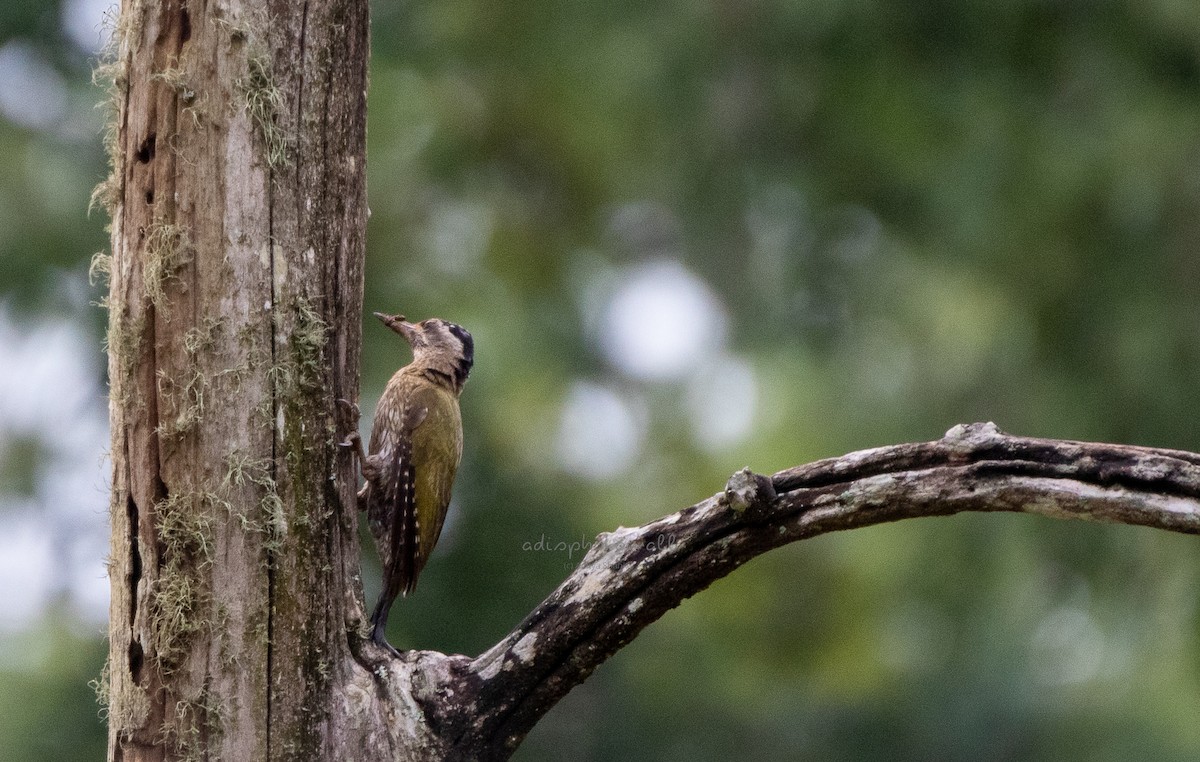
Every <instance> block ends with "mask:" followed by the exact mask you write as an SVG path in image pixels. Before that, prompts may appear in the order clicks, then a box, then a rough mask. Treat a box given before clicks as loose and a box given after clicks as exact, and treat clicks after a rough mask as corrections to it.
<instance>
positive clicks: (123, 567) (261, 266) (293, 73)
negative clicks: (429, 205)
mask: <svg viewBox="0 0 1200 762" xmlns="http://www.w3.org/2000/svg"><path fill="white" fill-rule="evenodd" d="M116 32H117V33H116V40H117V47H116V50H115V56H114V60H113V61H111V62H110V63H109V64H108V66H107V67H106V68H107V71H108V72H110V73H111V74H112V75H113V78H114V86H113V89H112V97H113V106H114V111H115V119H114V125H113V130H114V131H113V135H112V136H111V139H110V146H109V148H110V153H111V158H112V164H113V174H112V177H111V178H110V179H109V181H107V182H106V183H105V184H104V185H103V186H102V188H101V189H100V193H99V197H100V198H101V199H102V200H104V201H105V202H106V203H107V204H108V206H109V211H110V213H111V216H112V220H113V222H112V259H111V267H110V268H109V269H110V271H111V276H110V295H109V298H108V306H109V309H110V322H109V347H110V366H109V375H110V393H111V402H110V407H111V419H112V432H113V444H112V461H113V493H112V536H113V546H112V555H111V572H112V574H111V577H112V610H111V622H110V653H109V664H108V681H109V702H110V705H109V711H110V740H109V758H110V759H113V760H123V759H176V758H185V759H202V758H203V759H217V758H220V759H239V760H257V759H323V758H326V759H327V758H333V756H336V755H335V754H334V752H333V751H332V750H338V752H337V753H338V754H340V750H342V749H345V748H349V747H354V746H357V747H360V748H367V749H369V748H370V744H369V742H370V741H371V739H373V738H374V737H375V734H374V733H373V732H372V728H371V724H370V723H367V724H365V725H364V724H363V723H362V722H361V720H362V716H363V715H367V716H371V711H370V708H369V707H364V706H357V705H355V706H352V705H350V704H348V699H347V696H351V697H353V696H355V695H361V696H369V695H370V692H371V690H372V689H371V685H372V683H371V678H370V673H369V672H368V671H366V670H364V669H363V668H360V667H356V666H355V665H356V662H355V661H354V660H353V658H352V657H351V655H350V654H349V650H348V649H349V640H348V638H347V632H348V631H350V632H353V631H354V630H355V628H356V627H357V626H358V623H359V622H360V621H361V619H362V612H361V604H360V592H359V586H358V577H357V569H358V566H357V539H356V534H355V526H356V523H355V522H356V517H355V516H354V508H353V505H354V503H353V484H354V481H353V480H354V476H353V470H352V465H351V463H350V462H349V459H348V457H347V456H346V455H345V454H343V453H341V452H339V451H338V449H337V448H336V447H334V445H333V442H334V439H335V429H336V426H335V422H334V419H333V417H332V412H333V410H334V408H333V403H332V401H333V399H335V398H337V397H339V396H341V397H347V398H350V399H353V398H355V397H356V396H357V383H358V381H357V379H358V364H359V331H358V325H359V320H358V316H359V315H360V314H361V299H362V297H361V293H362V283H361V281H362V261H363V251H362V249H363V236H364V232H365V222H366V200H365V179H364V169H365V119H366V108H365V88H366V67H367V52H368V51H367V39H368V38H367V4H366V0H308V1H307V2H304V3H292V2H287V1H286V0H276V1H275V2H270V3H266V2H255V1H254V0H208V1H205V0H165V1H160V0H125V2H123V4H122V7H121V10H120V16H119V21H118V24H117V30H116ZM351 673H353V674H351ZM355 681H357V683H355ZM354 685H357V687H358V690H359V694H355V693H354V692H353V690H351V688H352V687H353V686H354ZM335 686H340V690H335ZM359 703H369V702H366V700H365V699H362V698H361V697H360V699H359Z"/></svg>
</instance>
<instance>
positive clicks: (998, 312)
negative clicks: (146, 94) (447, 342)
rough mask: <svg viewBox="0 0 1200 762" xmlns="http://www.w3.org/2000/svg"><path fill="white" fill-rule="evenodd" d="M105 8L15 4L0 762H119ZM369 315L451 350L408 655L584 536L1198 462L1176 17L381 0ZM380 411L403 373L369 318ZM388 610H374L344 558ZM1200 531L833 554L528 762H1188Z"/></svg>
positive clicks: (511, 597) (1121, 531) (510, 609)
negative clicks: (819, 488)
mask: <svg viewBox="0 0 1200 762" xmlns="http://www.w3.org/2000/svg"><path fill="white" fill-rule="evenodd" d="M108 4H109V3H108V0H61V1H56V2H47V3H17V2H7V3H4V4H3V5H2V6H0V156H3V157H4V158H3V160H2V163H0V167H2V169H3V171H2V172H0V596H3V598H4V599H5V600H4V601H3V602H0V706H2V707H4V708H5V709H4V711H2V712H0V758H3V759H5V760H10V761H14V762H15V761H17V760H46V759H55V760H74V759H80V760H83V759H98V758H100V757H101V756H102V755H103V750H104V728H103V725H102V722H101V720H100V719H99V718H98V717H97V707H96V705H95V703H94V699H93V696H92V692H91V690H90V689H89V688H88V687H87V682H88V681H89V680H91V679H93V678H95V677H97V676H98V674H99V671H100V666H101V663H102V661H103V653H104V650H105V647H104V643H103V632H104V628H105V624H104V618H105V615H106V606H107V581H106V580H105V578H104V566H103V562H104V556H105V553H106V548H107V534H106V531H107V530H106V518H105V513H106V505H107V498H106V478H107V463H106V462H105V461H104V459H103V452H104V450H105V449H106V448H107V432H106V422H105V420H106V419H105V416H106V411H105V400H104V389H105V380H104V361H103V357H102V354H101V350H100V346H101V339H102V331H103V323H104V315H103V314H102V312H101V310H99V309H98V308H96V307H94V306H93V305H92V302H94V301H96V300H97V299H98V298H99V297H100V296H101V294H100V291H99V289H98V288H95V287H89V286H88V283H87V275H86V271H87V266H88V261H89V258H90V256H91V255H92V253H93V252H95V251H97V250H100V249H102V248H105V247H106V245H107V242H106V236H105V234H104V232H103V225H104V224H105V220H104V219H103V218H102V215H100V214H93V215H92V217H91V218H90V219H89V218H88V217H87V216H86V215H85V211H86V208H87V199H88V195H89V192H90V191H91V188H92V186H93V185H94V184H95V183H96V182H97V181H99V180H100V179H101V178H102V176H103V175H104V172H105V169H104V160H103V156H102V152H101V148H100V131H101V115H100V113H99V112H98V111H96V110H94V109H93V104H94V103H95V102H96V101H98V100H99V97H100V94H99V92H97V91H96V90H95V89H93V88H91V86H90V84H89V69H90V66H91V65H92V63H93V62H94V60H95V56H96V53H95V51H96V49H97V47H98V38H99V26H100V19H101V16H102V14H103V13H104V11H105V8H106V7H107V6H108ZM373 12H374V26H373V55H374V57H373V60H372V67H371V90H370V128H369V135H370V138H369V141H370V145H369V157H370V161H369V170H368V172H369V189H370V191H369V192H370V202H371V209H372V212H373V214H372V217H371V221H370V231H369V250H368V255H367V256H368V258H367V295H366V305H367V309H368V310H388V311H392V310H401V311H404V312H405V313H407V314H408V315H410V316H416V317H425V316H429V315H439V316H442V317H446V318H450V319H453V320H456V321H458V322H461V323H463V324H464V325H466V326H467V327H468V328H469V329H470V330H471V331H472V332H473V333H474V335H475V337H476V342H477V364H476V370H475V372H474V374H473V376H472V380H471V383H470V384H469V385H468V387H467V390H466V393H465V395H464V398H463V404H464V418H465V426H466V430H467V449H466V455H465V462H464V466H463V469H462V471H461V476H460V479H459V484H458V487H457V490H456V499H455V506H454V510H453V513H452V515H451V519H450V523H449V525H448V527H447V529H446V534H445V535H444V538H443V540H442V542H441V544H440V546H439V550H438V552H437V554H436V556H435V558H434V559H433V561H432V563H431V564H430V566H429V567H428V569H427V570H426V572H425V574H424V576H423V577H422V585H421V588H420V589H419V590H418V592H417V593H416V595H415V596H414V597H412V598H411V599H409V600H406V601H404V602H403V603H402V609H403V611H402V612H401V613H400V614H398V615H396V616H393V620H394V627H393V630H392V642H393V643H395V644H397V645H398V646H400V647H421V648H432V649H438V650H443V651H461V652H465V653H469V654H474V653H477V652H479V651H480V650H482V649H484V648H485V647H486V646H488V645H489V644H491V643H492V642H494V641H495V640H497V639H498V638H499V637H501V636H502V635H503V634H504V633H505V632H506V631H507V630H508V629H509V628H511V627H512V626H514V625H515V624H516V623H517V622H518V621H519V620H520V619H521V618H522V616H523V615H524V614H525V613H526V612H527V611H528V610H529V609H530V608H531V607H533V606H534V605H535V604H536V603H537V602H538V601H539V600H541V598H542V597H544V596H545V595H546V594H547V593H548V592H549V591H550V590H551V589H552V588H553V587H554V585H555V584H556V583H557V582H558V581H559V580H561V578H562V577H563V576H564V575H565V574H567V573H568V572H569V571H570V569H571V568H573V566H574V565H575V564H576V563H577V562H578V559H579V557H580V554H581V552H582V547H581V546H585V545H586V544H587V543H589V542H590V541H591V539H592V538H593V537H594V536H595V535H596V534H597V533H598V532H600V531H603V530H606V529H611V528H613V527H615V526H617V525H622V524H623V525H634V524H639V523H642V522H644V521H647V520H650V519H652V518H655V517H657V516H659V515H661V514H664V513H667V512H669V511H673V510H677V509H679V508H682V507H684V506H686V505H689V504H691V503H693V502H695V501H697V500H700V499H702V498H704V497H706V496H708V495H710V494H712V493H713V492H715V491H717V490H718V489H719V488H720V487H721V486H722V484H723V483H724V480H725V478H726V477H727V476H728V475H729V474H730V473H731V472H732V471H733V470H735V469H737V468H740V467H741V466H744V465H750V466H751V467H753V468H754V469H755V470H757V471H765V472H770V471H773V470H776V469H781V468H784V467H787V466H791V465H795V464H798V463H803V462H807V461H810V460H813V459H816V458H821V457H826V456H833V455H839V454H842V453H844V452H847V451H850V450H854V449H859V448H864V447H871V446H876V445H883V444H889V443H895V442H899V441H909V440H924V439H932V438H936V437H938V436H940V435H941V434H942V433H943V432H944V431H945V430H946V429H947V428H949V427H950V426H951V425H953V424H955V423H959V422H966V421H976V420H993V421H996V422H997V423H998V424H999V425H1000V426H1001V427H1002V428H1004V429H1006V430H1008V431H1011V432H1015V433H1020V434H1028V435H1037V436H1048V437H1064V438H1080V439H1094V440H1106V441H1118V442H1127V443H1136V444H1145V445H1155V446H1164V447H1177V448H1184V449H1190V450H1200V425H1198V424H1197V418H1198V417H1200V415H1198V414H1200V404H1198V403H1197V401H1196V400H1197V394H1196V392H1197V390H1200V259H1198V258H1197V256H1196V254H1197V249H1198V243H1200V214H1198V210H1200V14H1198V13H1197V12H1196V7H1195V5H1194V3H1193V2H1192V1H1191V0H1092V1H1091V2H1082V1H1080V0H1012V1H1011V2H1002V3H997V2H993V0H933V1H927V2H923V3H888V2H882V1H875V0H807V1H800V0H797V1H795V2H771V1H770V0H709V1H696V0H693V1H692V2H664V3H653V4H651V3H622V2H609V3H600V2H594V1H592V2H584V1H582V0H575V1H571V0H567V1H565V2H546V1H543V0H524V1H515V0H475V1H472V0H413V1H412V2H407V3H404V2H379V3H376V4H375V7H374V9H373ZM364 330H365V349H364V352H365V356H364V368H365V370H364V377H363V402H364V411H365V412H367V413H368V414H369V413H370V411H371V410H372V409H373V405H374V400H375V399H376V398H377V396H378V394H379V392H380V390H381V388H382V385H383V383H384V382H385V381H386V379H387V377H388V375H389V374H390V373H391V372H392V371H393V370H394V369H395V368H396V367H397V366H398V365H399V364H402V363H403V362H406V361H407V357H406V355H405V351H404V350H403V348H402V347H401V346H399V345H398V344H397V342H396V339H395V337H394V336H392V335H391V334H390V333H389V332H387V331H385V330H383V329H382V328H381V327H380V326H378V325H377V324H375V323H374V321H371V322H370V323H367V324H365V325H364ZM364 563H365V564H366V566H367V575H368V588H369V589H368V593H369V594H370V595H373V590H374V589H376V586H377V584H378V582H377V578H378V567H377V564H376V562H375V559H374V555H373V554H370V553H368V554H365V559H364ZM1198 581H1200V562H1198V560H1197V552H1196V546H1195V540H1194V539H1192V538H1188V537H1183V536H1174V535H1169V534H1166V533H1161V532H1154V531H1151V530H1146V529H1135V528H1128V527H1106V526H1098V525H1090V524H1083V523H1062V522H1054V521H1051V520H1044V519H1039V518H1035V517H1026V516H1008V515H1004V516H960V517H955V518H949V519H944V518H943V519H937V520H925V521H916V522H908V523H902V524H897V525H892V526H885V527H877V528H873V529H869V530H864V531H858V532H853V533H849V534H845V535H840V536H829V537H823V538H818V539H816V540H813V541H809V542H806V543H802V544H799V545H795V546H791V547H788V548H784V549H781V550H779V551H776V552H773V553H771V554H768V555H767V556H765V557H763V558H760V559H758V560H756V561H754V562H752V563H750V564H749V565H748V566H746V567H745V568H743V569H741V570H739V571H738V572H737V573H735V574H734V575H733V576H731V577H730V578H728V579H726V580H723V581H721V582H719V583H717V584H716V585H714V586H713V587H712V588H711V589H710V590H708V591H706V592H705V593H703V594H701V595H700V596H698V597H697V598H696V599H694V600H689V601H687V602H685V603H684V604H683V605H682V606H681V607H680V608H679V609H677V610H675V611H673V612H671V613H669V614H668V615H667V616H666V617H664V618H663V619H662V620H661V621H660V622H658V623H656V624H655V625H653V626H651V627H650V628H649V629H648V630H647V631H645V632H644V633H643V634H642V636H641V637H640V638H638V639H637V640H636V641H635V642H634V643H633V644H632V645H631V646H629V647H628V648H626V649H625V650H624V651H622V652H621V653H620V654H618V655H617V656H616V657H615V658H613V659H612V660H611V661H610V662H608V663H607V664H605V665H604V666H603V667H602V668H600V669H599V670H598V671H597V672H596V674H595V675H594V676H593V677H592V678H591V680H589V681H588V682H587V683H586V684H584V685H583V686H582V687H580V688H577V689H576V690H575V691H574V692H573V693H572V694H570V695H569V696H568V697H567V698H566V699H565V700H564V701H563V702H562V703H561V704H560V705H559V706H558V707H557V708H556V709H555V710H553V711H552V712H551V714H550V715H549V716H547V718H546V719H545V720H544V721H543V722H542V724H541V725H539V726H538V727H537V728H536V729H535V730H534V732H533V733H532V734H531V735H530V737H529V739H528V740H527V742H526V743H525V745H524V746H523V747H522V748H521V750H520V751H519V752H518V754H517V759H520V760H542V759H547V760H549V759H573V760H629V759H638V760H697V759H699V760H707V759H712V760H726V759H762V760H774V759H790V758H799V757H804V758H808V759H864V760H870V759H880V760H883V759H888V760H893V759H931V760H932V759H938V760H1135V759H1138V760H1141V759H1155V760H1195V759H1197V758H1200V722H1197V718H1198V717H1200V621H1198V619H1197V594H1196V586H1197V582H1198Z"/></svg>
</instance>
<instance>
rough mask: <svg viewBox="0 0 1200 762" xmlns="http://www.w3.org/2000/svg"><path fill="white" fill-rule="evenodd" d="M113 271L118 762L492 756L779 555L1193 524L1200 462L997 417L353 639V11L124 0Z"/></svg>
mask: <svg viewBox="0 0 1200 762" xmlns="http://www.w3.org/2000/svg"><path fill="white" fill-rule="evenodd" d="M120 19H121V20H120V24H119V27H120V28H119V34H118V37H117V39H118V40H119V49H118V51H117V55H116V61H115V64H114V65H113V66H112V67H111V68H112V71H114V72H115V74H116V85H115V88H114V91H113V92H114V98H115V104H114V105H115V106H116V109H115V110H116V120H115V127H116V131H115V133H114V136H113V140H112V142H111V149H112V157H113V164H114V174H113V177H112V179H111V180H110V181H109V182H108V183H106V184H105V185H104V186H103V187H102V189H101V194H100V196H101V198H103V199H104V200H105V201H106V202H107V203H108V204H109V209H110V212H111V214H112V217H113V227H112V246H113V252H112V259H111V282H110V296H109V308H110V324H109V343H110V364H109V372H110V383H111V416H112V431H113V445H112V461H113V502H112V537H113V545H112V565H111V576H112V590H113V594H112V610H111V622H110V642H111V646H110V653H109V666H108V674H109V698H110V740H109V759H110V760H134V759H138V760H161V759H226V760H260V759H262V760H279V759H299V760H342V759H351V758H352V759H363V760H391V759H447V758H448V759H464V760H467V759H470V760H475V759H504V758H506V757H508V756H509V755H510V754H511V753H512V751H513V750H514V749H515V748H516V746H517V745H518V744H519V743H520V741H521V740H522V739H523V738H524V737H525V735H526V734H527V733H528V731H529V730H530V728H531V727H532V726H533V725H534V724H535V723H536V722H537V721H538V720H539V719H540V718H541V717H542V716H543V715H544V714H545V713H546V712H547V711H548V710H549V709H550V707H551V706H553V705H554V703H555V702H557V701H558V700H559V699H560V698H561V697H562V696H563V695H565V694H566V693H567V692H568V691H569V690H570V689H571V688H572V687H574V686H575V685H577V684H578V683H580V682H581V681H582V680H584V679H585V678H586V677H587V676H588V675H589V674H590V673H591V672H592V670H594V669H595V668H596V666H598V665H599V664H600V663H602V662H603V661H604V660H605V659H607V658H608V657H609V656H611V655H612V654H613V653H615V652H616V651H617V650H618V649H620V648H621V647H622V646H623V645H625V644H626V643H628V642H629V641H630V640H632V639H633V638H634V637H635V636H636V635H637V634H638V633H639V632H640V631H641V630H642V628H644V627H645V626H646V625H647V624H649V623H650V622H652V621H654V620H655V619H657V618H658V617H659V616H661V615H662V614H663V613H664V612H666V611H667V610H669V609H670V608H672V607H674V606H676V605H678V604H679V603H680V602H681V601H682V600H683V599H685V598H687V597H688V596H691V595H693V594H694V593H696V592H698V591H700V590H702V589H703V588H704V587H706V586H707V585H708V584H710V583H711V582H712V581H713V580H715V579H717V578H719V577H721V576H723V575H725V574H728V573H729V572H731V571H732V570H733V569H735V568H737V567H738V566H740V565H741V564H742V563H745V562H746V561H747V560H749V559H750V558H753V557H754V556H756V555H758V554H760V553H763V552H765V551H767V550H770V549H771V548H774V547H778V546H780V545H783V544H785V543H788V542H792V541H795V540H800V539H804V538H807V537H812V536H815V535H818V534H822V533H825V532H830V531H836V530H842V529H852V528H855V527H860V526H867V525H871V524H877V523H881V522H886V521H895V520H898V519H903V518H913V517H918V516H934V515H945V514H951V513H956V512H960V511H968V510H974V511H1024V512H1030V513H1041V514H1045V515H1050V516H1057V517H1074V518H1088V519H1096V520H1103V521H1114V522H1122V523H1129V524H1141V525H1147V526H1154V527H1158V528H1161V529H1167V530H1171V531H1179V532H1189V533H1195V532H1197V531H1200V456H1198V455H1194V454H1190V453H1182V452H1173V451H1164V450H1150V449H1143V448H1135V447H1121V446H1116V445H1099V444H1084V443H1077V442H1055V441H1047V440H1034V439H1022V438H1016V437H1008V436H1005V435H1003V434H1002V433H1000V432H999V431H998V430H997V429H995V427H993V426H990V425H985V424H981V425H973V426H968V427H956V428H955V429H953V430H951V432H950V433H949V434H947V436H946V437H945V438H943V439H942V440H939V441H937V442H928V443H922V444H908V445H898V446H894V447H886V448H880V449H877V450H870V451H865V452H861V453H852V454H850V455H847V456H845V457H842V458H837V459H833V460H827V461H821V462H818V463H813V464H810V465H807V466H802V467H799V468H795V469H791V470H789V471H784V472H781V473H779V474H776V475H774V477H769V478H768V477H762V476H756V475H754V474H750V473H749V472H745V473H739V474H737V475H735V476H734V478H733V479H731V480H730V483H729V485H728V487H727V490H726V492H724V493H721V494H719V495H716V496H714V497H712V498H710V499H708V500H706V501H704V502H702V503H699V504H697V505H694V506H692V507H690V508H687V509H684V510H682V511H680V512H678V513H674V514H671V515H669V516H666V517H664V518H662V519H659V520H658V521H655V522H651V523H650V524H646V525H644V526H642V527H638V528H635V529H625V528H622V529H618V530H616V531H615V532H612V533H608V534H604V535H601V537H600V538H599V539H598V541H597V542H596V544H595V545H594V546H593V547H592V548H591V549H590V551H589V553H588V554H587V556H586V557H585V558H584V559H583V561H582V562H581V563H580V566H579V568H578V569H576V570H575V571H574V572H573V573H572V574H571V575H570V576H569V577H568V578H567V579H566V580H565V581H564V582H563V583H562V585H560V586H559V588H558V589H557V590H556V591H555V592H554V593H553V594H551V595H550V597H548V598H547V599H546V600H545V601H544V602H543V603H542V604H541V605H540V606H538V607H537V608H536V609H535V610H534V611H533V612H532V613H531V614H530V615H529V616H528V617H527V618H526V619H525V621H523V622H522V623H521V624H520V625H519V626H518V627H517V628H516V629H514V630H513V632H512V633H510V634H509V635H508V636H507V637H505V638H504V639H503V640H502V641H501V642H500V643H498V644H497V645H496V646H494V647H493V648H491V649H490V650H488V651H487V652H486V653H484V654H482V655H480V656H478V657H476V658H470V657H467V656H463V655H444V654H439V653H435V652H429V651H414V652H409V653H407V654H405V655H403V657H402V658H400V659H394V658H391V657H390V656H389V655H388V654H387V653H385V652H383V651H381V650H380V649H379V648H377V647H375V646H374V645H372V644H371V643H370V642H369V641H366V640H365V639H364V637H363V636H364V635H365V629H366V628H365V627H364V622H363V607H362V593H361V588H360V584H359V578H358V543H357V535H356V522H357V516H356V511H355V508H354V487H355V483H356V479H355V474H354V470H353V468H352V463H351V461H350V456H349V453H348V452H345V451H341V450H339V449H338V448H337V447H336V446H335V441H336V439H337V438H338V434H339V425H338V422H337V421H336V407H335V404H334V400H335V399H337V398H346V399H351V400H352V399H355V398H356V396H357V379H358V368H359V331H358V328H359V325H360V320H359V316H360V314H361V306H362V305H361V298H362V297H361V288H362V284H361V281H362V257H363V235H364V231H365V222H366V207H365V188H364V169H365V156H364V150H365V139H364V138H365V119H366V113H365V92H364V88H365V85H366V63H367V9H366V2H365V0H307V2H304V3H291V2H287V1H286V0H274V1H273V2H270V3H266V4H264V3H261V2H259V3H255V2H250V0H224V1H220V0H210V1H208V2H204V1H203V0H165V1H154V0H125V3H124V5H123V7H122V9H121V16H120Z"/></svg>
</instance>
